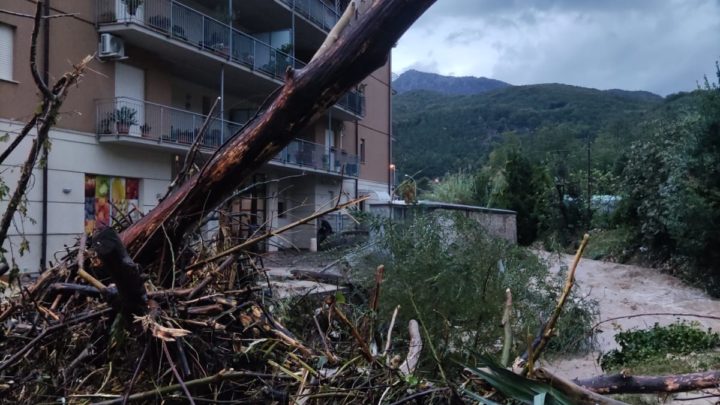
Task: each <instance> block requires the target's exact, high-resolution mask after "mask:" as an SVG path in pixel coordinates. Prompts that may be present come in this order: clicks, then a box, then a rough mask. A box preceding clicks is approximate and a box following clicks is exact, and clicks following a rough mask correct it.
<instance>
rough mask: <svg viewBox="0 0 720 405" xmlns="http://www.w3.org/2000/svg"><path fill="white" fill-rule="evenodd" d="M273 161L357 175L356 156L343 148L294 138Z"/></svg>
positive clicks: (351, 175)
mask: <svg viewBox="0 0 720 405" xmlns="http://www.w3.org/2000/svg"><path fill="white" fill-rule="evenodd" d="M273 161H276V162H280V163H285V164H290V165H294V166H301V167H308V168H311V169H316V170H323V171H327V172H332V173H338V174H341V173H342V174H343V175H345V176H349V177H357V176H358V175H359V171H358V170H359V165H358V157H357V156H356V155H351V154H349V153H347V152H345V151H344V150H340V149H337V148H335V147H329V146H326V145H321V144H318V143H313V142H309V141H305V140H302V139H295V140H294V141H292V142H290V144H289V145H288V146H286V147H285V148H284V149H283V150H282V151H281V152H280V153H278V154H277V156H275V157H274V158H273Z"/></svg>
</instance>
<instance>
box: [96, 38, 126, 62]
mask: <svg viewBox="0 0 720 405" xmlns="http://www.w3.org/2000/svg"><path fill="white" fill-rule="evenodd" d="M98 57H99V58H100V59H103V60H113V59H122V58H124V57H125V44H123V40H122V39H120V38H118V37H116V36H115V35H113V34H107V33H105V34H100V50H99V52H98Z"/></svg>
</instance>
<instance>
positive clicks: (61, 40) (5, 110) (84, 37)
mask: <svg viewBox="0 0 720 405" xmlns="http://www.w3.org/2000/svg"><path fill="white" fill-rule="evenodd" d="M53 3H54V4H53V5H54V6H55V7H53V10H52V11H51V13H52V14H57V13H72V14H75V15H74V16H73V17H64V18H53V19H51V20H50V52H49V54H50V83H51V84H52V83H54V82H55V80H57V79H58V78H60V77H62V75H63V74H64V73H65V72H67V71H70V70H71V69H72V64H73V63H78V62H80V61H81V60H82V59H83V58H84V57H85V56H87V55H91V54H93V53H95V52H96V51H97V43H98V34H97V32H96V30H95V27H94V25H93V21H94V6H93V4H94V2H91V1H87V0H63V1H62V2H60V1H57V0H56V1H55V2H53ZM9 8H10V10H12V11H17V12H20V13H25V14H34V12H35V6H34V4H33V3H32V2H29V1H21V0H13V1H11V2H10V7H9ZM0 23H5V24H9V25H12V26H14V27H15V43H14V44H13V46H14V60H13V62H14V71H13V78H14V80H15V81H16V82H17V83H8V82H0V95H2V99H3V100H13V102H12V103H8V102H3V103H0V117H3V118H9V119H13V120H17V121H24V120H26V119H27V118H28V117H29V115H30V114H32V112H33V111H35V109H36V107H37V104H38V102H39V96H38V91H37V88H36V87H35V84H34V82H33V79H32V76H31V74H30V67H29V60H30V37H31V33H32V25H33V20H32V19H29V18H22V17H16V16H11V15H7V14H0ZM38 38H39V41H38V45H39V46H38V54H37V60H38V64H39V69H40V73H41V75H42V63H43V46H44V45H43V42H42V38H43V33H42V31H41V32H40V35H38ZM88 67H89V69H88V71H87V73H86V74H85V76H84V77H83V78H82V80H81V82H80V85H79V86H78V87H73V88H71V89H70V90H69V92H68V97H67V99H66V100H65V102H64V104H63V107H62V109H61V110H60V115H59V117H58V118H59V120H58V125H57V127H58V128H68V129H73V130H77V131H83V132H94V118H92V119H88V117H94V111H95V103H94V100H95V99H98V98H109V97H112V96H113V91H114V85H115V82H114V69H113V64H112V63H102V62H100V61H98V60H97V59H95V60H93V61H92V62H91V63H90V65H89V66H88Z"/></svg>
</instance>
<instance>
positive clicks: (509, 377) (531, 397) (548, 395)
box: [461, 356, 573, 405]
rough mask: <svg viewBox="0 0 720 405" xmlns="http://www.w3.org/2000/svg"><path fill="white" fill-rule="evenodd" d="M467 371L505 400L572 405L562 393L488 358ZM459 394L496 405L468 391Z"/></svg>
mask: <svg viewBox="0 0 720 405" xmlns="http://www.w3.org/2000/svg"><path fill="white" fill-rule="evenodd" d="M467 370H468V371H470V372H471V373H472V374H474V375H475V376H477V377H479V378H481V379H482V380H484V381H486V382H487V383H488V384H490V385H491V386H492V387H493V388H495V389H496V390H498V391H499V392H500V393H502V395H503V396H504V397H505V398H506V399H509V400H513V401H517V402H519V403H521V404H533V405H543V404H547V405H572V404H573V402H572V401H571V400H570V399H569V398H567V397H566V396H565V395H564V394H563V393H561V392H560V391H558V390H556V389H554V388H553V387H551V386H550V385H548V384H545V383H542V382H539V381H535V380H531V379H528V378H526V377H523V376H520V375H517V374H515V373H513V372H512V371H509V370H507V369H505V368H504V367H502V366H501V365H499V364H498V363H496V362H495V361H493V360H492V358H491V357H489V356H482V357H481V359H480V363H479V367H468V368H467ZM461 393H462V394H463V395H464V396H467V397H469V398H471V399H473V400H475V401H479V402H480V403H481V404H488V405H498V403H497V402H493V401H490V400H488V399H487V398H485V397H483V396H481V395H478V394H476V393H474V392H473V391H471V390H469V389H462V390H461Z"/></svg>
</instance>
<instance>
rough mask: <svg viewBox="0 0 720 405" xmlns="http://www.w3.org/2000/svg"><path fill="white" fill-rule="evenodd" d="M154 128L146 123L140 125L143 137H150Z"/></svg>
mask: <svg viewBox="0 0 720 405" xmlns="http://www.w3.org/2000/svg"><path fill="white" fill-rule="evenodd" d="M151 129H152V127H151V126H150V125H148V124H147V122H146V123H144V124H142V125H140V133H142V136H148V134H150V130H151Z"/></svg>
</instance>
